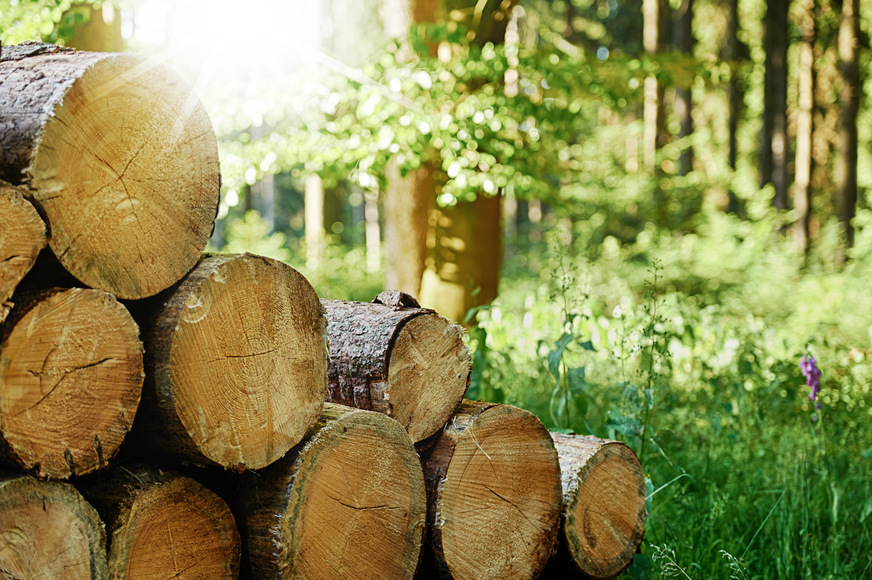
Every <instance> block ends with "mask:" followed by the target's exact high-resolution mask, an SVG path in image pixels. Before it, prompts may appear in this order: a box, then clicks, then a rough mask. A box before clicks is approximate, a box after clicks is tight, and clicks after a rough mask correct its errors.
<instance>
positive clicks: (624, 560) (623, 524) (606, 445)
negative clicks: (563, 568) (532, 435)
mask: <svg viewBox="0 0 872 580" xmlns="http://www.w3.org/2000/svg"><path fill="white" fill-rule="evenodd" d="M551 436H552V438H553V439H554V444H555V446H556V447H557V454H558V456H559V458H560V469H561V472H562V478H563V500H564V503H563V505H564V507H563V515H562V518H561V519H562V525H561V538H560V540H561V550H560V557H558V558H556V561H557V562H571V563H570V566H575V567H576V568H577V569H578V570H579V571H581V572H582V573H584V574H585V575H586V576H587V577H589V578H595V579H605V578H613V577H615V576H617V575H618V574H619V573H620V572H621V571H623V570H624V569H625V568H626V567H627V566H629V565H630V564H631V563H632V561H633V556H634V554H635V553H636V548H638V546H639V543H640V542H641V541H642V534H643V533H644V529H645V515H646V513H645V476H644V474H643V473H642V466H641V464H640V463H639V459H638V458H637V457H636V454H635V453H633V451H632V450H631V449H630V448H629V447H627V446H626V445H624V444H623V443H621V442H619V441H609V440H604V439H597V438H596V437H582V436H573V435H563V434H559V433H552V434H551Z"/></svg>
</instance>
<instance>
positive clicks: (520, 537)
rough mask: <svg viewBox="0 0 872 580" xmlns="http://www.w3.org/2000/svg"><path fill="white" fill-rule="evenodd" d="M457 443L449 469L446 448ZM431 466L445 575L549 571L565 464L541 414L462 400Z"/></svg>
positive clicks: (434, 521)
mask: <svg viewBox="0 0 872 580" xmlns="http://www.w3.org/2000/svg"><path fill="white" fill-rule="evenodd" d="M482 409H484V410H482ZM452 446H453V452H452V453H451V455H450V460H449V463H448V465H447V469H445V467H444V460H445V457H444V455H443V454H445V453H446V452H448V451H449V450H450V449H451V448H452ZM440 463H441V464H442V467H441V468H440V467H439V465H440ZM425 472H426V473H428V480H429V481H428V485H429V486H430V491H431V494H430V498H429V501H430V502H431V506H430V510H431V526H433V527H432V528H431V529H432V530H433V536H434V537H433V540H432V542H431V547H432V549H433V550H434V555H435V556H436V564H437V566H438V568H439V569H440V570H441V571H442V574H443V575H445V576H449V577H454V578H480V579H489V578H493V579H497V578H500V579H502V578H535V577H536V576H537V575H538V574H539V573H540V572H541V571H542V569H543V568H544V567H545V564H546V563H547V561H548V559H549V558H550V556H551V555H552V553H553V552H554V550H555V547H556V543H557V525H558V522H559V515H560V505H561V490H560V468H559V463H558V460H557V454H556V452H555V450H554V445H553V443H552V441H551V438H550V437H549V436H548V432H547V430H546V429H545V428H544V426H543V425H542V423H541V422H540V421H539V420H538V419H537V418H536V417H535V416H534V415H532V414H531V413H528V412H526V411H523V410H521V409H517V408H515V407H510V406H507V405H496V406H489V405H487V404H484V405H480V404H473V403H468V402H467V403H464V404H462V405H461V406H460V408H459V409H458V412H457V413H455V415H454V417H453V418H452V421H451V423H449V424H448V425H447V426H446V427H445V431H444V433H443V434H442V435H441V437H440V440H439V441H438V442H437V443H436V445H435V447H434V448H433V450H432V451H431V452H430V454H429V455H428V457H427V458H426V460H425ZM440 472H441V473H444V476H441V477H440V476H439V474H440ZM434 475H435V477H434ZM434 500H435V501H434Z"/></svg>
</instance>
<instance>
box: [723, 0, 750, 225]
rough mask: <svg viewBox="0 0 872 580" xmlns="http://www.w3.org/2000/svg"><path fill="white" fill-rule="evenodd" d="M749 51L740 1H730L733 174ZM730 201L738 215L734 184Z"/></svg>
mask: <svg viewBox="0 0 872 580" xmlns="http://www.w3.org/2000/svg"><path fill="white" fill-rule="evenodd" d="M746 51H747V49H746V47H745V46H744V45H743V44H742V42H741V41H740V40H739V0H730V3H729V24H728V30H727V47H726V54H725V56H726V58H727V60H728V61H730V81H729V83H728V84H727V101H728V107H729V120H728V122H727V133H728V135H729V137H728V142H729V146H728V150H729V151H728V158H727V163H728V164H729V166H730V170H731V172H732V173H733V174H735V172H736V167H737V165H736V162H737V160H738V157H739V141H738V137H737V135H738V132H739V121H740V120H741V117H742V108H743V104H744V98H743V95H742V84H741V81H740V80H739V61H740V59H741V58H742V57H743V55H744V53H745V52H746ZM727 195H728V197H729V201H728V204H727V212H729V213H738V212H739V209H740V206H739V198H738V197H737V196H736V192H735V191H734V190H733V187H732V184H731V185H730V189H729V191H728V194H727Z"/></svg>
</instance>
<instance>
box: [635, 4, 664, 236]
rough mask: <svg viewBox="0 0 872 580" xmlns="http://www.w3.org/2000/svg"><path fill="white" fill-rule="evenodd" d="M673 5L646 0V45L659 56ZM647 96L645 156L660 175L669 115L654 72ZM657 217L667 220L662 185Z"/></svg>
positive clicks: (656, 204)
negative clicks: (669, 10) (660, 161)
mask: <svg viewBox="0 0 872 580" xmlns="http://www.w3.org/2000/svg"><path fill="white" fill-rule="evenodd" d="M668 8H669V6H668V3H667V2H666V1H665V0H643V1H642V19H643V28H642V46H643V47H644V49H645V52H646V53H647V54H648V55H651V56H653V55H656V54H657V53H659V52H660V51H661V49H662V46H663V44H664V38H665V34H664V22H665V17H666V12H667V10H668ZM644 88H645V97H644V99H645V100H644V109H643V119H644V131H643V135H642V159H643V162H644V164H645V167H647V168H648V169H649V170H650V171H652V172H653V175H654V177H655V182H656V176H657V175H658V174H659V173H660V171H661V170H660V167H659V166H658V165H657V151H659V150H660V149H661V148H662V147H663V145H665V143H666V138H665V137H666V131H665V127H666V117H665V114H664V109H663V96H664V87H663V84H662V83H660V82H658V81H657V78H656V77H654V76H653V75H651V76H649V77H648V78H646V79H645V85H644ZM653 200H654V217H655V221H656V223H658V224H663V223H665V222H666V220H667V214H668V211H667V208H666V197H665V195H664V192H663V191H662V190H661V189H660V186H659V185H657V184H656V183H655V185H654V193H653Z"/></svg>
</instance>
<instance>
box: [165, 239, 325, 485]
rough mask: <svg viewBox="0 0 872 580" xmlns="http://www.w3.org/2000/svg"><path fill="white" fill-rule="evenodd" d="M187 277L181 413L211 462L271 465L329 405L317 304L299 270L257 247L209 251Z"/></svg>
mask: <svg viewBox="0 0 872 580" xmlns="http://www.w3.org/2000/svg"><path fill="white" fill-rule="evenodd" d="M216 264H217V267H215V265H216ZM200 268H203V271H204V272H206V273H207V274H206V276H205V278H200V277H199V275H198V274H197V271H198V270H200ZM189 280H192V284H193V287H192V288H186V290H185V292H184V293H183V294H182V295H181V296H180V299H183V300H184V302H183V303H182V304H181V305H180V307H181V313H180V316H179V319H178V323H177V326H176V327H175V331H174V335H173V337H172V347H171V351H170V355H169V359H170V360H169V372H170V376H171V380H170V381H169V382H170V385H171V389H172V397H171V398H172V399H173V400H174V402H175V412H176V413H177V415H178V418H179V420H180V421H181V423H182V426H183V427H184V429H185V430H186V432H187V434H188V436H190V439H191V441H192V442H193V444H194V446H195V447H196V448H197V450H199V452H200V453H202V454H203V455H204V456H205V457H207V458H208V459H209V460H211V461H214V462H215V463H217V464H219V465H221V466H223V467H226V468H236V469H241V468H248V469H260V468H262V467H266V466H267V465H269V464H271V463H273V462H274V461H275V460H277V459H279V458H280V457H282V456H283V455H284V454H285V453H287V451H288V450H289V449H291V447H293V446H294V445H296V444H297V443H298V442H299V441H300V440H301V439H302V438H303V437H304V436H305V434H306V432H307V431H308V430H309V428H310V427H311V426H312V425H313V424H314V423H315V421H316V420H317V419H318V414H319V413H320V411H321V407H322V406H323V404H324V398H325V397H326V392H327V386H326V385H327V378H326V354H325V353H326V350H325V349H326V345H325V334H324V332H325V331H324V319H323V316H322V313H321V303H320V301H319V300H318V296H317V294H315V290H314V289H313V288H312V286H311V285H310V284H309V282H308V281H307V280H306V279H305V278H304V277H303V276H302V275H301V274H300V273H299V272H297V271H296V270H294V269H293V268H291V267H290V266H288V265H286V264H283V263H281V262H279V261H277V260H271V259H269V258H264V257H261V256H254V255H251V254H243V255H238V256H215V257H213V258H207V259H205V260H204V261H203V262H202V263H201V265H200V266H198V269H197V270H195V271H194V273H193V274H192V275H191V276H189ZM183 286H184V284H183ZM162 388H167V385H164V386H162V387H161V386H159V387H158V390H159V391H160V390H161V389H162Z"/></svg>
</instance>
